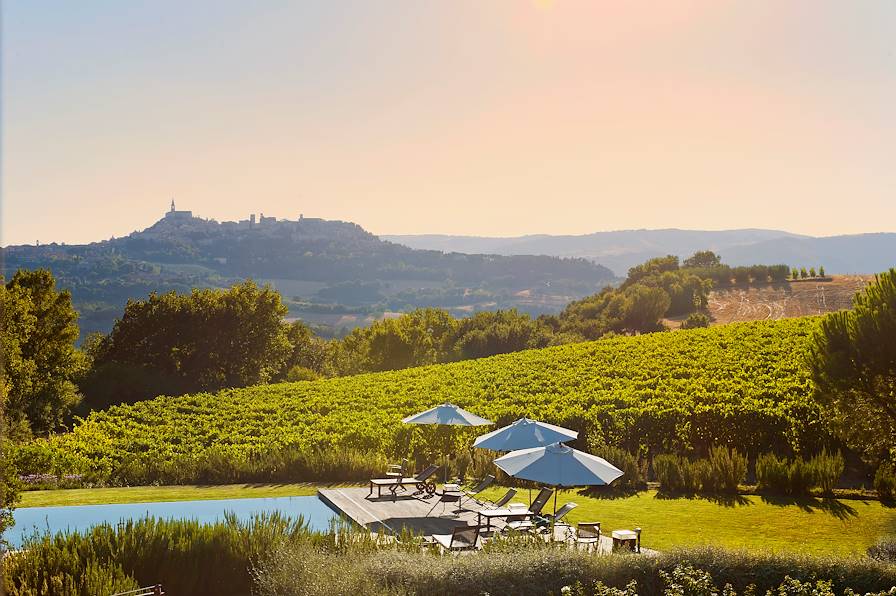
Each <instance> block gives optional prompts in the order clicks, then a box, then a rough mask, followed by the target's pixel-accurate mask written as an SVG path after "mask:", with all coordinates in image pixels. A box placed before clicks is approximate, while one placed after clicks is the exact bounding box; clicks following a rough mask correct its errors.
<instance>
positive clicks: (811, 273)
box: [809, 267, 817, 277]
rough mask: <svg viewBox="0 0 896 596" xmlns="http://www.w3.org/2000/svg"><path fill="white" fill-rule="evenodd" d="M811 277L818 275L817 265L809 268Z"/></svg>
mask: <svg viewBox="0 0 896 596" xmlns="http://www.w3.org/2000/svg"><path fill="white" fill-rule="evenodd" d="M809 277H817V275H815V267H810V268H809Z"/></svg>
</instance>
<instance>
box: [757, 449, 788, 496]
mask: <svg viewBox="0 0 896 596" xmlns="http://www.w3.org/2000/svg"><path fill="white" fill-rule="evenodd" d="M756 484H757V485H758V486H759V489H760V490H766V491H769V492H773V493H779V494H787V493H788V492H789V491H790V465H789V464H788V462H787V459H786V458H779V457H778V456H777V455H775V454H774V453H765V454H763V455H760V456H759V457H757V458H756Z"/></svg>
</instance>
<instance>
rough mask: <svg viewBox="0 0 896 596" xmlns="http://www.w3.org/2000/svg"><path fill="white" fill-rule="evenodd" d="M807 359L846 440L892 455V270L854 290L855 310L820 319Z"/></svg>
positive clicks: (895, 372)
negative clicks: (862, 288)
mask: <svg viewBox="0 0 896 596" xmlns="http://www.w3.org/2000/svg"><path fill="white" fill-rule="evenodd" d="M809 363H810V366H811V370H812V377H813V379H814V381H815V385H816V387H817V393H818V395H819V397H820V398H821V399H822V400H824V402H825V403H827V404H829V405H830V407H831V410H832V412H833V414H834V418H835V420H836V422H837V424H838V426H839V428H840V429H841V431H842V432H843V434H844V436H845V438H846V440H847V441H848V443H849V444H851V445H852V446H853V447H855V448H856V449H859V450H862V451H864V452H865V453H866V454H867V455H868V456H869V457H874V458H879V457H890V458H894V459H896V269H890V270H889V271H888V272H886V273H882V274H880V275H878V276H877V277H876V279H875V281H874V282H873V283H872V284H870V285H868V287H866V288H865V290H864V291H863V292H860V293H859V294H857V295H856V298H855V304H854V308H853V310H851V311H839V312H836V313H832V314H830V315H828V316H826V317H825V318H824V320H823V321H822V323H821V328H820V330H819V331H818V332H817V333H816V334H815V336H814V341H813V346H812V349H811V350H810V353H809Z"/></svg>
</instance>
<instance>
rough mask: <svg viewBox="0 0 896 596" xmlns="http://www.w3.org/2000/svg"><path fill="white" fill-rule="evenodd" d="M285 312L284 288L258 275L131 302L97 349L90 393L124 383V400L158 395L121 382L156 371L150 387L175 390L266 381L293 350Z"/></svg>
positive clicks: (234, 385)
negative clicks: (258, 280)
mask: <svg viewBox="0 0 896 596" xmlns="http://www.w3.org/2000/svg"><path fill="white" fill-rule="evenodd" d="M286 313H287V309H286V307H285V306H284V305H283V303H282V302H281V300H280V294H278V293H277V292H276V291H275V290H273V289H272V288H270V287H268V286H265V287H263V288H259V287H258V286H257V285H255V283H253V282H252V281H246V282H244V283H241V284H238V285H235V286H233V287H231V288H230V289H228V290H219V289H202V290H193V292H192V293H190V294H178V293H176V292H170V293H167V294H163V295H158V294H155V293H153V294H151V295H150V296H149V298H148V299H147V300H142V301H130V302H128V304H127V306H126V307H125V311H124V315H123V316H122V318H121V319H120V320H119V321H117V322H116V323H115V326H114V327H113V329H112V332H111V333H110V334H109V335H108V336H107V337H106V338H105V339H104V340H103V341H102V345H100V346H99V347H97V348H96V350H95V351H96V357H95V360H94V371H93V373H92V375H91V376H92V378H91V379H90V380H89V382H88V383H86V384H85V393H86V394H87V397H88V400H89V401H91V402H93V400H94V397H93V396H94V395H95V392H98V391H99V390H98V387H109V386H113V387H114V386H116V385H117V386H118V390H119V392H120V393H119V395H120V397H122V398H124V401H134V400H135V399H142V398H147V397H153V396H152V395H148V394H146V389H145V388H144V387H141V386H136V387H125V386H121V385H120V384H119V383H118V381H119V380H120V379H122V378H124V379H127V378H134V379H140V378H146V377H152V378H155V379H157V380H158V381H157V383H156V384H152V385H151V386H150V388H151V389H155V388H157V386H158V385H159V384H161V385H162V386H164V387H166V388H168V389H169V391H168V392H169V393H172V394H180V393H188V392H191V391H206V390H216V389H221V388H223V387H243V386H246V385H253V384H257V383H265V382H267V381H270V380H271V379H272V378H273V377H274V376H275V375H276V374H277V373H278V372H279V371H281V370H282V368H283V365H284V362H285V360H286V358H287V356H288V354H289V351H290V349H291V345H290V343H289V340H288V338H287V334H286V329H285V328H284V325H283V324H282V319H283V317H284V316H285V315H286ZM88 387H89V389H88ZM128 392H130V393H128Z"/></svg>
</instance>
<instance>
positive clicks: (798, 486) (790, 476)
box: [787, 457, 815, 496]
mask: <svg viewBox="0 0 896 596" xmlns="http://www.w3.org/2000/svg"><path fill="white" fill-rule="evenodd" d="M787 480H788V486H787V494H790V495H795V496H797V495H805V494H808V493H809V489H811V488H812V487H813V486H815V470H814V469H813V468H812V466H811V465H810V464H809V462H806V461H804V460H803V459H802V458H799V457H795V458H793V460H791V462H790V465H789V466H788V469H787Z"/></svg>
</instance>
